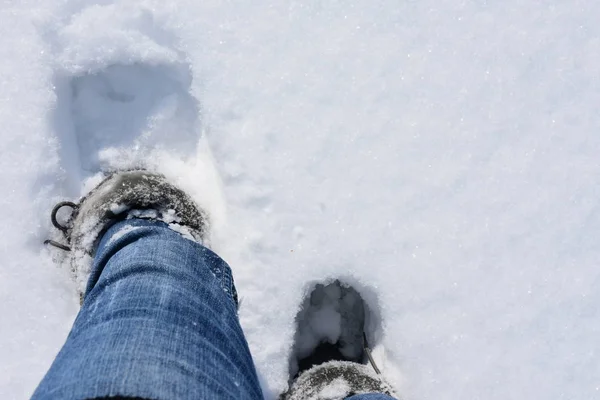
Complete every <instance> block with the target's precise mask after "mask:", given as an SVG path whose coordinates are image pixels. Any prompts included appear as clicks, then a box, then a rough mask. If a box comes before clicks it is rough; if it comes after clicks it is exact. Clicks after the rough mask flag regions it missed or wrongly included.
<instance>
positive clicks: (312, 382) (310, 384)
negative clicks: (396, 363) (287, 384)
mask: <svg viewBox="0 0 600 400" xmlns="http://www.w3.org/2000/svg"><path fill="white" fill-rule="evenodd" d="M363 393H383V394H387V395H390V396H394V393H393V390H392V388H391V387H390V386H389V385H388V384H387V383H385V382H384V381H383V380H382V379H381V376H380V375H377V374H376V373H375V371H374V370H373V369H372V368H371V367H370V366H368V365H364V364H358V363H355V362H349V361H329V362H326V363H324V364H321V365H317V366H315V367H313V368H311V369H309V370H308V371H305V372H303V373H302V374H301V375H300V376H299V377H298V378H297V379H296V380H295V381H294V383H293V384H292V387H291V388H290V389H289V390H288V391H287V392H286V393H284V394H283V395H282V396H281V398H280V400H338V399H339V400H342V399H345V398H347V397H350V396H353V395H355V394H363Z"/></svg>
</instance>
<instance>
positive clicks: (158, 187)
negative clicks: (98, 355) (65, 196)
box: [46, 170, 208, 292]
mask: <svg viewBox="0 0 600 400" xmlns="http://www.w3.org/2000/svg"><path fill="white" fill-rule="evenodd" d="M64 207H70V208H72V212H71V215H70V217H69V218H68V219H67V221H66V223H62V224H61V223H60V222H58V220H57V213H58V212H59V210H60V209H62V208H64ZM131 217H135V218H147V219H155V220H160V221H163V222H165V223H168V224H169V225H170V226H172V227H173V228H174V229H175V230H178V231H180V232H182V233H183V234H186V235H187V236H188V238H190V239H192V240H195V241H197V242H199V243H202V242H203V241H204V240H205V239H206V236H207V231H208V219H207V217H206V215H205V214H204V213H203V211H202V210H200V209H199V208H198V207H197V206H196V204H195V203H194V201H193V200H192V199H191V198H190V197H189V196H188V195H187V194H186V193H185V192H183V191H182V190H181V189H179V188H177V187H176V186H174V185H172V184H171V183H169V182H168V181H167V180H166V178H165V177H164V176H162V175H160V174H156V173H151V172H147V171H142V170H133V171H120V172H115V173H113V174H111V175H109V176H108V177H107V178H106V179H104V180H103V181H102V182H101V183H100V184H99V185H98V186H96V188H94V189H93V190H92V191H91V192H90V193H89V194H87V195H86V196H85V197H83V198H82V199H81V200H80V201H79V202H78V203H77V204H75V203H71V202H62V203H59V204H57V205H56V206H55V207H54V210H53V211H52V223H53V225H54V226H55V227H56V228H58V229H59V230H61V231H62V232H63V234H64V239H65V240H66V244H61V243H58V242H56V241H53V240H47V241H46V243H48V244H51V245H53V246H55V247H59V248H61V249H63V250H67V251H69V261H70V265H71V270H72V272H73V274H74V276H75V280H76V281H77V282H78V284H79V290H80V292H82V291H83V288H84V287H85V282H86V281H87V276H88V275H89V271H90V267H91V264H92V260H93V256H94V253H95V249H96V246H97V241H98V240H99V238H100V237H101V234H102V232H104V231H106V230H107V229H108V228H109V227H110V226H111V225H113V224H114V223H116V222H117V221H120V220H123V219H126V218H131Z"/></svg>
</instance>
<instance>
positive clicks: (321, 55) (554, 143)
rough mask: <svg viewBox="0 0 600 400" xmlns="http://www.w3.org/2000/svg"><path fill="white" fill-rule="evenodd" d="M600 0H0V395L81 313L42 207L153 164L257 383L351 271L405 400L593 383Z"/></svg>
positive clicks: (282, 369)
mask: <svg viewBox="0 0 600 400" xmlns="http://www.w3.org/2000/svg"><path fill="white" fill-rule="evenodd" d="M599 15H600V2H597V1H593V0H574V1H569V2H565V1H557V0H545V1H530V2H523V1H518V0H506V1H502V2H492V1H475V0H467V1H461V2H448V1H436V0H422V1H404V2H403V1H397V0H393V1H392V0H370V1H366V0H348V1H343V2H338V1H333V2H322V1H316V0H304V1H300V0H286V1H279V0H271V1H268V2H240V1H228V2H223V1H216V0H207V1H202V2H198V1H192V0H169V1H158V0H98V1H92V0H56V1H43V2H34V1H31V0H19V1H16V0H6V1H4V2H3V3H2V6H1V7H0V122H1V126H2V130H1V131H0V135H2V140H1V141H0V149H1V154H2V157H0V168H1V170H2V171H3V173H2V174H0V188H2V193H3V196H2V200H1V208H2V210H3V211H4V213H3V215H4V221H3V224H2V226H1V227H0V237H2V245H1V246H0V260H1V261H2V264H3V265H2V268H1V269H0V305H1V306H0V307H1V309H0V315H1V316H2V325H1V328H0V360H2V362H1V363H0V393H2V395H3V396H2V397H3V398H7V399H10V398H15V399H23V398H27V397H28V396H29V395H31V393H32V391H33V390H34V388H35V386H36V385H37V383H38V382H39V380H40V379H41V377H42V376H43V374H44V373H45V371H46V370H47V368H48V366H49V365H50V363H51V362H52V360H53V357H54V356H55V355H56V353H57V351H58V349H59V348H60V346H61V345H62V343H63V341H64V340H65V338H66V336H67V334H68V331H69V329H70V326H71V324H72V321H73V319H74V317H75V315H76V313H77V310H78V298H77V294H76V293H77V291H76V290H75V284H74V283H73V282H72V281H71V279H70V277H69V271H66V270H65V269H64V268H60V267H57V266H56V264H55V263H54V262H53V258H60V255H57V253H56V252H54V251H50V250H48V249H46V248H44V247H43V246H42V244H41V243H42V242H43V240H44V239H46V238H49V237H52V232H53V229H52V227H51V225H50V221H49V218H48V216H49V212H50V210H51V208H52V206H53V205H54V204H55V203H56V201H58V200H61V199H71V200H73V199H77V198H78V197H79V196H80V195H82V194H84V193H86V191H87V190H89V189H90V188H91V187H93V186H94V185H95V184H97V182H98V179H99V177H98V174H96V172H97V171H98V170H99V169H107V170H108V169H116V168H122V167H133V166H145V167H148V168H153V169H157V170H159V171H160V172H162V173H164V174H165V175H167V176H169V177H170V179H172V181H173V182H174V183H176V184H177V185H179V186H180V187H182V188H184V189H185V190H186V191H187V192H188V193H190V195H191V196H192V197H193V198H194V199H195V200H196V201H197V202H198V203H199V204H200V205H202V207H203V208H205V209H206V210H207V211H208V213H209V214H210V216H211V223H212V225H211V226H212V232H211V234H212V242H211V243H212V247H213V249H214V250H215V251H216V252H217V253H219V254H221V255H222V256H223V257H224V258H225V259H226V260H227V261H228V262H229V264H231V266H232V267H233V270H234V274H235V279H236V284H237V288H238V291H239V293H240V296H241V297H242V298H243V305H242V308H241V310H240V318H241V323H242V326H243V328H244V331H245V333H246V336H247V339H248V342H249V345H250V348H251V350H252V353H253V356H254V360H255V363H256V366H257V369H258V373H259V375H260V379H261V382H262V384H263V388H264V391H265V394H266V396H267V397H268V398H273V397H274V396H276V395H277V394H278V393H280V392H281V391H283V390H285V389H286V387H287V382H288V373H289V371H288V366H289V360H290V357H291V356H292V352H293V350H292V349H293V344H294V337H295V330H296V322H295V319H296V316H297V313H298V312H299V311H300V308H301V304H302V302H303V300H304V299H305V298H306V296H307V295H308V294H309V293H310V292H311V291H312V290H313V289H314V287H315V285H316V284H318V283H321V282H327V281H331V280H333V279H337V278H340V279H341V280H343V281H344V282H346V283H348V284H350V285H352V286H353V287H354V288H355V289H356V290H357V291H358V292H359V293H360V295H361V297H362V298H363V299H364V300H365V303H366V304H368V305H369V306H370V307H371V308H373V310H372V311H374V312H376V313H377V318H378V319H379V323H380V326H381V329H379V331H377V329H374V330H373V332H379V333H378V335H379V336H378V337H376V338H373V341H374V342H375V343H376V346H375V347H374V349H373V353H374V356H375V358H376V361H377V363H378V365H379V367H380V368H381V369H382V371H383V373H384V375H385V377H386V380H388V381H389V382H391V383H392V384H393V385H394V387H395V388H396V389H397V391H398V392H399V394H400V395H401V396H402V398H405V399H436V400H444V399H475V398H485V399H487V400H495V399H503V400H504V399H529V398H539V399H542V398H543V399H575V400H579V399H580V400H584V399H593V398H598V396H599V393H600V384H599V380H598V377H599V376H600V341H599V340H598V337H599V334H600V306H599V305H600V268H598V260H599V259H600V246H599V244H598V242H597V239H596V233H597V232H599V231H600V211H599V210H600V208H599V206H598V204H599V198H600V162H599V159H598V154H600V134H599V132H600V113H599V112H598V104H600V70H599V66H600V25H599V24H598V23H597V21H598V16H599Z"/></svg>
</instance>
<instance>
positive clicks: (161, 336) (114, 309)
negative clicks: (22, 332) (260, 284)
mask: <svg viewBox="0 0 600 400" xmlns="http://www.w3.org/2000/svg"><path fill="white" fill-rule="evenodd" d="M111 396H121V397H136V398H144V399H262V398H263V395H262V391H261V387H260V385H259V382H258V378H257V375H256V370H255V368H254V364H253V361H252V356H251V355H250V351H249V349H248V344H247V342H246V339H245V337H244V334H243V332H242V329H241V327H240V324H239V320H238V316H237V294H236V291H235V286H234V283H233V278H232V275H231V269H230V268H229V266H228V265H227V264H226V263H225V262H224V261H223V260H222V259H221V258H219V256H217V255H216V254H215V253H213V252H212V251H210V250H209V249H207V248H206V247H204V246H202V245H200V244H198V243H195V242H193V241H191V240H187V239H185V238H183V237H182V236H181V235H180V234H179V233H177V232H175V231H173V230H171V229H169V228H168V226H167V225H166V224H164V223H162V222H156V221H148V220H143V219H134V220H126V221H121V222H118V223H117V224H115V225H113V226H112V227H111V228H110V229H108V231H107V232H106V233H105V234H104V235H103V236H102V239H101V240H100V243H99V245H98V248H97V252H96V257H95V259H94V264H93V267H92V272H91V275H90V278H89V281H88V285H87V289H86V296H85V301H84V303H83V305H82V308H81V310H80V312H79V315H78V316H77V318H76V319H75V322H74V324H73V327H72V329H71V332H70V333H69V336H68V338H67V341H66V343H65V344H64V346H63V348H62V349H61V351H60V352H59V354H58V355H57V357H56V359H55V360H54V363H53V364H52V366H51V367H50V370H49V371H48V373H47V374H46V376H45V377H44V379H43V380H42V382H41V383H40V385H39V386H38V388H37V390H36V391H35V393H34V395H33V399H65V400H68V399H94V398H104V397H111ZM361 398H362V396H354V397H353V399H354V400H359V399H361ZM367 398H369V397H364V399H367ZM370 398H373V399H376V397H370ZM385 398H388V397H385Z"/></svg>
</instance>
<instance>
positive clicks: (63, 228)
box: [50, 201, 77, 234]
mask: <svg viewBox="0 0 600 400" xmlns="http://www.w3.org/2000/svg"><path fill="white" fill-rule="evenodd" d="M63 207H71V208H72V209H73V210H75V209H76V208H77V204H75V203H73V202H72V201H61V202H60V203H58V204H57V205H55V206H54V208H53V209H52V214H50V220H51V221H52V225H54V227H55V228H56V229H58V230H60V231H62V232H64V233H65V234H66V233H67V231H68V230H69V228H68V227H67V226H64V225H61V224H60V222H58V220H57V219H56V214H57V213H58V211H59V210H60V209H61V208H63Z"/></svg>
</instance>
